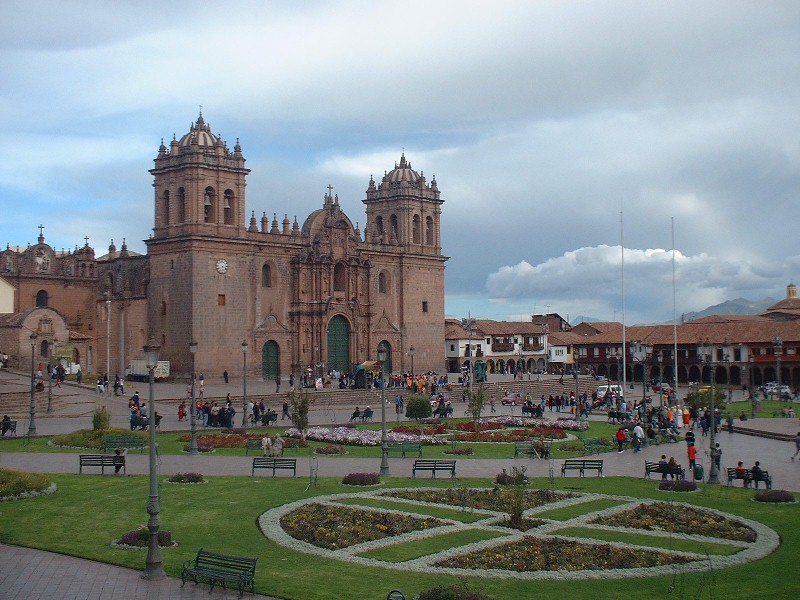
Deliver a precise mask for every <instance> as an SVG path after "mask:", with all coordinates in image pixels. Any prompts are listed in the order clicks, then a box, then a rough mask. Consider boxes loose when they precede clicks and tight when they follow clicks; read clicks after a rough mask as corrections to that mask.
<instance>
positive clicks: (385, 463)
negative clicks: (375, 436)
mask: <svg viewBox="0 0 800 600" xmlns="http://www.w3.org/2000/svg"><path fill="white" fill-rule="evenodd" d="M378 360H379V361H381V471H380V473H381V475H385V476H388V475H389V438H388V437H387V435H386V361H387V360H389V350H388V348H386V346H383V345H381V346H378Z"/></svg>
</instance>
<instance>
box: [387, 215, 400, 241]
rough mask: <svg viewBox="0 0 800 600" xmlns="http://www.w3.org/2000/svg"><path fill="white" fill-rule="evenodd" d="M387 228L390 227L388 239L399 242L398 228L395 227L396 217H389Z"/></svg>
mask: <svg viewBox="0 0 800 600" xmlns="http://www.w3.org/2000/svg"><path fill="white" fill-rule="evenodd" d="M389 227H391V231H390V233H389V235H390V237H393V238H394V239H396V240H399V239H400V227H399V226H398V225H397V215H392V216H391V217H389Z"/></svg>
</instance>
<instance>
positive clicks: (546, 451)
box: [514, 442, 550, 458]
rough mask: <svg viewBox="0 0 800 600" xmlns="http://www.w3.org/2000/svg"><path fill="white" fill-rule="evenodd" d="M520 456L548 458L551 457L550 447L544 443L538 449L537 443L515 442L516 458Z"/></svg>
mask: <svg viewBox="0 0 800 600" xmlns="http://www.w3.org/2000/svg"><path fill="white" fill-rule="evenodd" d="M520 454H522V455H525V456H530V457H531V458H547V457H548V456H549V455H550V445H549V444H547V443H542V444H541V445H540V447H539V448H537V447H536V442H514V457H515V458H516V457H517V456H519V455H520Z"/></svg>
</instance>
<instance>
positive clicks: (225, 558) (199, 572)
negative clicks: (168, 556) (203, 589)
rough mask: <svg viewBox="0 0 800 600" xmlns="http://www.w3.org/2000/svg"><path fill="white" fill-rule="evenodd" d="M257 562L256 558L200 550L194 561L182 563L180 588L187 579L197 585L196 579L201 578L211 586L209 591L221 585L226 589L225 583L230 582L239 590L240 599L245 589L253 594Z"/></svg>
mask: <svg viewBox="0 0 800 600" xmlns="http://www.w3.org/2000/svg"><path fill="white" fill-rule="evenodd" d="M257 560H258V558H246V557H242V556H231V555H229V554H218V553H216V552H208V551H207V550H203V549H202V548H200V550H198V551H197V556H196V557H195V558H194V559H189V560H187V561H186V562H185V563H183V569H182V570H181V581H182V582H183V583H181V587H183V586H184V585H186V580H187V579H191V580H192V581H194V582H195V583H197V578H198V577H201V578H203V579H205V580H206V581H207V582H208V584H209V585H210V586H211V591H213V590H214V586H215V585H216V584H221V585H222V587H224V588H227V582H229V581H230V582H231V583H233V584H234V585H235V586H236V588H237V589H238V590H239V596H240V597H241V596H242V594H244V591H245V589H247V590H249V591H250V592H251V593H255V591H254V589H253V580H254V579H255V575H256V561H257ZM209 593H210V592H209Z"/></svg>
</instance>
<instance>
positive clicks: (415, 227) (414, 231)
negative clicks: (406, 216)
mask: <svg viewBox="0 0 800 600" xmlns="http://www.w3.org/2000/svg"><path fill="white" fill-rule="evenodd" d="M421 229H422V224H421V223H420V220H419V215H414V218H413V219H412V221H411V240H412V241H413V242H414V243H415V244H419V243H421V242H422V232H421V231H420V230H421Z"/></svg>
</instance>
